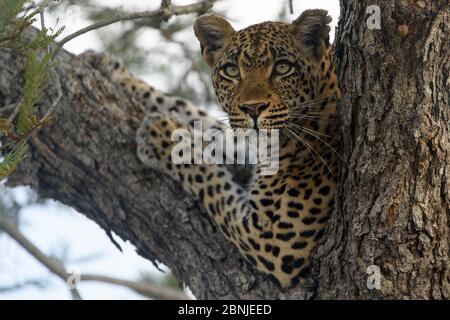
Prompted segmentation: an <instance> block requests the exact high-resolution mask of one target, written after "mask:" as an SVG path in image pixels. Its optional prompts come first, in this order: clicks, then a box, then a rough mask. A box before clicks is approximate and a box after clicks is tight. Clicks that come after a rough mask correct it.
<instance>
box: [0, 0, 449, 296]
mask: <svg viewBox="0 0 450 320" xmlns="http://www.w3.org/2000/svg"><path fill="white" fill-rule="evenodd" d="M371 4H372V3H370V1H361V0H348V1H341V20H340V23H339V30H338V33H337V38H336V50H337V51H336V63H337V66H338V72H339V75H340V87H341V89H342V94H343V97H342V101H341V105H340V112H339V113H340V117H341V136H342V141H343V144H342V145H343V147H342V157H343V160H344V161H343V166H342V170H341V178H340V179H341V185H340V188H339V191H338V194H337V197H336V200H337V205H336V210H335V213H334V215H333V217H332V219H331V222H330V225H329V227H328V232H327V235H328V236H327V237H325V239H326V240H325V241H324V243H322V244H321V245H320V246H319V247H318V248H317V250H316V252H315V255H314V267H313V270H312V276H311V278H310V279H307V280H305V281H304V282H303V284H301V285H300V286H299V287H297V288H293V289H290V290H287V291H284V292H282V291H281V290H280V289H278V288H277V287H276V286H275V285H272V284H271V283H270V282H268V281H267V280H266V279H265V278H264V276H262V275H260V274H258V273H257V272H255V271H253V270H252V269H251V267H249V266H248V265H247V264H246V263H244V262H243V260H242V259H240V257H239V255H238V254H237V253H236V251H235V250H234V249H233V248H232V246H231V245H230V244H229V243H228V242H227V241H225V239H224V237H223V236H222V235H221V234H220V232H218V230H217V229H216V228H215V226H214V224H213V223H212V222H211V221H210V219H209V218H208V217H207V216H206V215H205V214H204V213H202V212H201V210H199V208H198V206H197V204H196V202H195V200H193V199H192V198H190V197H189V196H188V195H186V194H185V193H184V192H182V191H181V190H180V189H179V187H178V186H177V185H176V184H175V183H174V182H172V181H171V180H170V179H168V178H166V177H165V176H163V175H161V174H158V173H157V172H153V171H151V170H148V169H146V168H144V167H143V166H142V165H141V164H140V163H139V162H138V160H137V158H136V156H135V143H134V134H135V130H136V126H137V125H138V123H139V121H140V119H141V118H142V117H143V115H142V110H141V109H140V107H139V106H138V104H136V103H134V101H132V100H130V99H129V98H127V97H126V96H124V95H123V94H121V93H120V90H119V89H118V88H117V87H115V86H114V84H112V83H111V82H109V81H108V80H107V78H106V77H105V76H104V75H102V74H101V73H100V72H98V71H97V70H96V69H95V63H94V64H91V63H89V61H87V60H86V59H85V57H83V56H78V57H77V56H74V55H71V54H69V53H67V52H65V51H63V50H62V51H61V52H60V53H59V55H58V57H57V60H56V69H57V72H58V74H59V75H60V77H61V83H62V87H63V92H64V98H63V99H62V101H61V103H60V104H59V105H58V107H57V110H56V112H55V120H54V123H53V125H51V126H50V127H48V128H45V129H44V130H42V131H41V132H40V133H39V135H38V136H36V137H35V138H33V140H32V142H31V145H32V148H31V149H32V150H31V153H30V155H29V157H28V158H27V159H26V160H25V161H24V162H23V163H22V165H21V166H20V168H19V169H18V171H16V172H15V173H14V174H13V175H12V176H11V178H10V179H9V181H8V184H9V185H19V184H27V185H31V186H32V187H33V188H34V189H36V190H37V191H38V192H39V194H40V195H41V196H42V197H49V198H54V199H57V200H59V201H61V202H63V203H65V204H68V205H70V206H73V207H75V208H76V209H77V210H79V211H80V212H81V213H82V214H84V215H86V216H88V217H89V218H91V219H92V220H94V221H95V222H97V223H98V224H99V225H100V226H101V227H102V228H103V229H104V230H105V231H106V232H107V233H108V234H109V235H111V232H114V233H116V234H117V235H119V236H120V237H121V238H123V239H125V240H129V241H130V242H131V243H133V244H134V245H135V246H136V248H137V250H138V252H139V253H140V254H141V255H142V256H144V257H145V258H147V259H149V260H151V261H160V262H162V263H164V264H166V265H167V266H169V267H170V268H171V269H172V270H173V272H174V273H175V275H176V276H177V277H178V279H180V280H181V281H183V282H184V283H185V284H186V285H188V286H189V287H190V288H191V289H192V291H193V292H194V294H195V295H196V296H197V297H198V298H269V299H270V298H315V299H321V298H365V299H370V298H387V299H389V298H391V299H392V298H425V299H426V298H441V299H442V298H446V299H448V298H450V284H449V282H450V271H449V265H450V260H449V242H450V236H449V233H450V232H449V229H450V222H449V216H450V132H449V131H450V128H449V121H450V109H449V92H450V83H449V79H448V75H449V72H450V62H449V54H450V52H449V43H448V34H450V30H449V29H450V25H449V17H450V12H449V8H450V6H449V5H448V1H431V0H430V1H417V2H414V1H384V2H383V3H382V4H381V5H380V7H381V12H382V29H381V30H369V29H367V26H366V24H365V20H366V18H367V15H366V14H365V12H366V7H367V6H368V5H371ZM406 30H407V32H406ZM0 66H9V68H3V67H0V75H1V77H0V105H8V104H10V103H13V102H15V101H17V100H18V99H19V97H20V92H21V85H22V72H21V71H19V70H21V69H22V66H23V58H22V57H20V56H15V55H12V54H11V52H9V51H7V50H5V49H0ZM15 71H17V72H15ZM55 96H56V90H55V89H54V88H52V87H50V88H49V89H48V90H47V92H46V97H47V99H46V102H45V103H43V104H42V105H41V106H40V108H39V109H40V112H42V113H43V112H45V110H46V108H48V106H49V104H50V103H51V100H52V97H55ZM49 232H51V230H49ZM81 232H82V231H81ZM82 236H83V235H82V233H80V237H82ZM371 265H377V266H379V267H380V269H381V274H382V276H383V278H382V280H381V286H382V287H381V289H380V290H369V289H368V288H367V285H366V281H367V277H368V274H367V268H368V267H369V266H371ZM312 279H315V280H312Z"/></svg>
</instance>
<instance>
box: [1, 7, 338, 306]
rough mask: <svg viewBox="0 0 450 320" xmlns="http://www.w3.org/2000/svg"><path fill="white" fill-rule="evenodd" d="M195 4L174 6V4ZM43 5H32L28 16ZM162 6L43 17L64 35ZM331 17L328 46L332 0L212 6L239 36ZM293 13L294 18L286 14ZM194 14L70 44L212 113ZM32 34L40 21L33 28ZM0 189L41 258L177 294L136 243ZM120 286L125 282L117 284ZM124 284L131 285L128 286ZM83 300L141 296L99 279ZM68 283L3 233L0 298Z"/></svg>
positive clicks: (44, 295) (57, 295)
mask: <svg viewBox="0 0 450 320" xmlns="http://www.w3.org/2000/svg"><path fill="white" fill-rule="evenodd" d="M194 2H196V0H174V1H172V3H173V4H175V5H184V4H191V3H194ZM39 3H40V1H34V2H32V1H30V2H29V4H28V6H29V8H30V10H31V9H32V8H33V7H34V8H35V7H36V6H38V5H39ZM160 4H161V1H160V0H150V1H139V0H127V1H123V0H78V1H76V0H61V1H54V2H53V3H52V4H51V5H50V6H49V8H48V9H47V11H46V14H45V18H46V26H47V28H49V27H50V28H54V29H57V28H59V27H61V26H65V29H64V32H63V33H62V34H61V35H60V36H59V37H58V39H62V38H63V37H64V36H66V35H69V34H72V33H73V32H75V31H77V30H79V29H81V28H83V27H85V26H87V25H89V24H92V23H94V22H97V21H100V20H102V19H104V18H107V17H110V16H112V15H114V14H116V13H123V12H140V11H150V10H155V9H158V8H159V6H160ZM314 8H321V9H326V10H328V12H329V14H330V15H331V16H332V18H333V22H332V31H331V39H330V40H331V41H333V39H334V31H335V30H334V29H335V27H336V25H337V20H338V17H339V1H338V0H293V1H287V0H245V1H243V0H218V1H217V2H216V3H215V4H214V7H213V11H214V12H216V13H218V14H221V15H223V16H225V17H226V18H227V19H228V20H229V21H230V22H231V24H232V25H233V27H234V28H235V29H241V28H244V27H246V26H248V25H251V24H254V23H259V22H262V21H267V20H277V21H285V22H290V21H292V20H293V19H295V18H296V17H297V16H298V15H299V14H300V13H301V12H302V11H304V10H306V9H314ZM291 9H292V12H291ZM194 20H195V15H186V16H177V17H173V18H171V19H170V20H169V21H168V22H163V23H160V22H159V21H152V19H141V20H136V21H128V22H118V23H116V24H113V25H110V26H107V27H104V28H102V29H99V30H95V31H92V32H89V33H87V34H85V35H82V36H79V37H77V38H75V39H73V40H72V41H70V42H68V43H67V44H66V45H65V46H64V48H65V49H66V50H68V51H70V52H72V53H74V54H80V53H82V52H84V51H85V50H89V49H92V50H96V51H107V52H109V53H111V54H113V55H115V56H118V57H120V58H121V59H122V60H123V61H124V62H125V64H126V65H127V66H128V67H129V68H130V70H131V72H132V73H133V74H134V75H135V76H136V77H139V78H142V79H143V80H145V81H146V82H147V83H149V84H151V85H153V86H155V87H157V88H159V89H161V90H164V91H166V92H168V93H171V94H173V95H178V96H182V97H184V98H187V99H190V100H192V101H194V102H195V103H196V104H197V105H199V106H202V107H205V108H208V110H214V109H215V108H216V107H215V106H216V103H215V97H214V94H213V91H212V87H211V85H210V79H209V70H208V68H207V66H206V64H205V63H204V62H203V61H202V59H201V55H200V49H199V44H198V42H197V40H196V38H195V37H194V35H193V30H192V25H193V21H194ZM35 26H36V27H37V28H39V27H40V21H39V19H38V21H36V22H35ZM5 182H6V181H2V182H0V216H2V217H7V218H8V219H9V220H10V221H12V222H14V225H15V226H16V227H17V229H18V230H17V231H18V232H20V233H21V234H23V235H24V236H25V237H26V238H27V239H28V240H30V241H31V242H32V243H33V244H34V245H35V246H36V247H37V248H38V249H39V250H40V251H42V253H44V254H45V255H46V256H48V257H52V258H55V259H56V260H57V261H59V262H60V263H61V264H62V265H64V267H65V268H66V269H67V270H68V271H69V272H74V273H77V272H81V273H89V274H95V275H101V276H109V277H111V278H113V279H117V280H121V281H122V280H124V281H128V282H132V283H149V284H157V285H159V286H163V287H169V288H173V289H175V290H182V291H183V292H184V293H185V294H186V295H188V296H191V297H192V295H191V294H190V292H189V289H188V288H183V287H182V286H180V284H179V283H178V281H177V280H176V279H175V278H174V277H173V275H172V274H171V273H170V270H169V269H168V268H167V267H165V266H164V265H159V266H158V268H156V267H155V266H154V265H153V264H152V263H151V262H150V261H147V260H145V259H143V258H141V257H140V256H138V255H137V254H136V253H135V250H134V248H133V246H132V245H131V244H130V243H128V242H124V241H123V240H122V239H120V238H119V237H117V236H116V235H114V234H113V237H114V239H115V241H117V243H118V244H119V245H120V246H121V247H122V249H123V251H122V252H120V251H119V250H118V249H117V247H116V246H115V245H114V244H113V243H112V242H111V240H110V239H109V238H108V236H107V235H106V234H105V232H104V231H103V230H102V229H101V228H100V227H99V226H97V224H96V223H95V222H93V221H91V220H89V219H87V218H86V217H84V216H83V215H82V214H79V213H78V212H76V211H75V210H74V209H72V208H70V207H67V206H65V205H63V204H61V203H58V202H56V201H53V200H51V199H38V197H37V195H36V194H35V193H34V192H33V191H32V190H31V189H30V188H28V187H19V188H14V189H9V188H7V187H5ZM122 282H123V281H122ZM128 282H127V283H128ZM79 293H80V295H81V297H82V298H83V299H147V298H151V297H149V296H148V295H142V294H139V293H137V292H136V291H134V290H132V289H130V285H123V284H121V285H117V284H108V283H105V282H100V281H92V282H91V281H90V282H82V283H81V284H80V286H79ZM71 298H72V295H71V293H70V291H69V290H68V287H67V284H66V283H65V282H64V281H62V280H61V279H60V278H58V277H57V276H56V275H54V274H53V273H51V272H50V271H49V270H48V269H47V268H46V267H44V266H43V265H42V264H41V263H40V262H38V261H37V260H36V259H34V258H33V257H32V256H31V255H29V254H28V253H27V252H26V251H25V250H24V249H23V248H22V247H21V246H20V245H19V244H17V242H15V241H14V240H13V239H11V238H10V237H9V236H8V235H6V234H5V233H4V232H2V231H1V230H0V300H1V299H71Z"/></svg>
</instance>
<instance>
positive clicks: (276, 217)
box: [103, 9, 340, 288]
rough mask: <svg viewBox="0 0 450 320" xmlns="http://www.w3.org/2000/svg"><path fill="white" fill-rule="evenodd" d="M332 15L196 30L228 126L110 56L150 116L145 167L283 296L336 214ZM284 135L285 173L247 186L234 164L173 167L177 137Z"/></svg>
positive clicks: (140, 145) (140, 141)
mask: <svg viewBox="0 0 450 320" xmlns="http://www.w3.org/2000/svg"><path fill="white" fill-rule="evenodd" d="M330 22H331V17H330V16H329V15H328V12H327V11H325V10H321V9H314V10H306V11H304V12H303V13H302V14H300V16H299V17H298V18H296V19H295V20H293V21H292V22H291V23H285V22H276V21H266V22H262V23H259V24H255V25H251V26H249V27H246V28H244V29H241V30H238V31H236V30H235V29H234V28H233V27H232V25H231V24H230V23H229V22H228V21H227V20H226V19H225V18H223V17H221V16H219V15H216V14H213V13H207V14H204V15H201V16H199V17H198V18H197V19H196V21H195V23H194V34H195V36H196V37H197V39H198V40H199V42H200V50H201V54H202V56H203V59H204V61H205V62H206V64H207V65H208V66H209V68H210V71H211V79H212V86H213V89H214V92H215V95H216V97H217V101H218V105H219V106H220V107H221V108H222V110H223V111H224V112H225V113H226V115H227V117H228V123H224V122H223V121H221V120H218V119H217V118H216V117H213V116H211V115H210V114H208V112H206V111H205V110H203V109H201V108H199V107H197V106H196V105H194V104H193V103H191V102H190V101H188V100H185V99H182V98H179V97H175V96H171V95H169V94H166V93H164V92H162V91H159V90H157V89H155V88H154V87H152V86H150V85H148V84H147V83H145V82H144V81H142V80H140V79H137V78H135V77H134V76H133V75H132V74H131V73H130V71H128V70H127V69H126V68H125V66H124V65H123V63H122V62H121V61H120V60H119V59H115V58H112V57H107V58H105V59H104V60H105V61H104V62H103V65H104V69H105V71H106V73H107V74H108V76H109V77H110V78H111V79H112V80H113V81H115V82H117V83H118V84H119V85H120V87H121V88H123V90H124V92H125V93H126V94H128V95H130V96H131V97H133V99H135V100H136V101H138V102H139V103H141V104H142V105H144V106H145V108H146V115H145V117H144V118H143V120H142V122H141V124H140V126H139V128H138V129H137V131H136V146H137V148H136V155H137V157H138V159H139V160H140V161H141V162H142V164H143V165H144V166H146V167H150V168H152V169H155V170H158V171H160V172H162V173H163V174H166V175H168V176H169V177H170V178H172V179H173V180H175V181H176V182H177V183H178V184H179V185H180V186H181V187H182V188H183V189H184V190H185V191H186V192H188V193H190V194H191V195H193V196H194V197H195V199H196V200H197V201H198V202H199V204H200V206H201V207H202V209H203V210H205V211H206V212H207V214H208V216H209V217H210V218H211V219H212V220H213V221H214V223H215V224H216V226H217V228H218V230H220V231H221V232H222V233H223V235H224V236H225V238H227V239H228V240H229V241H230V242H231V243H232V244H233V245H234V246H235V247H236V249H237V251H238V252H239V253H240V254H241V256H242V258H243V259H244V260H245V261H247V262H248V263H249V264H250V265H251V266H253V267H254V268H255V269H256V270H257V271H258V272H261V273H262V274H264V275H266V276H267V278H268V279H270V280H272V281H274V282H275V283H276V284H278V285H279V286H280V287H282V288H287V287H292V286H294V285H296V284H298V283H299V281H300V279H302V278H304V277H306V276H308V274H310V269H311V261H310V260H311V252H312V250H313V249H314V248H315V246H316V244H317V243H318V242H319V241H321V240H322V239H323V237H324V233H325V230H326V225H327V222H328V221H329V219H330V216H331V214H332V212H333V207H334V194H335V191H336V188H337V178H336V177H337V174H336V172H337V170H338V166H339V159H340V158H339V154H338V152H337V151H336V149H337V146H338V143H337V142H338V141H337V109H336V106H337V102H338V99H339V96H340V92H339V88H338V81H337V75H336V72H335V68H334V65H333V63H332V57H333V47H332V45H331V44H330V42H329V33H330V26H329V24H330ZM196 121H201V122H202V125H203V128H204V129H207V128H218V129H223V128H232V129H255V130H263V129H267V130H277V132H279V135H280V142H279V145H280V146H279V168H278V171H277V172H276V173H274V174H271V175H267V174H262V170H261V167H260V165H259V164H256V165H252V166H251V170H250V175H249V176H250V178H249V181H250V182H249V183H246V184H244V183H240V182H239V181H237V180H236V173H233V171H232V170H229V168H228V167H227V166H226V165H223V164H217V165H211V164H204V163H198V164H194V163H192V164H180V163H174V161H173V159H172V151H173V149H174V148H175V146H176V142H175V141H173V137H172V133H173V132H174V131H175V130H177V129H185V130H188V131H189V132H192V131H193V130H194V123H195V122H196Z"/></svg>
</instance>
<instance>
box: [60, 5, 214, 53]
mask: <svg viewBox="0 0 450 320" xmlns="http://www.w3.org/2000/svg"><path fill="white" fill-rule="evenodd" d="M215 1H216V0H204V1H201V2H198V3H194V4H189V5H183V6H176V5H173V4H171V2H170V1H163V2H162V3H161V7H160V8H159V9H157V10H154V11H145V12H135V13H130V14H117V15H115V16H113V17H111V18H108V19H105V20H103V21H99V22H96V23H94V24H91V25H90V26H87V27H85V28H82V29H80V30H78V31H77V32H74V33H72V34H70V35H68V36H66V37H65V38H63V39H62V40H61V41H60V42H59V44H58V46H57V48H56V50H55V54H56V53H57V52H58V51H59V50H60V49H61V48H62V47H63V46H64V45H65V44H66V43H67V42H69V41H70V40H72V39H74V38H76V37H78V36H80V35H82V34H85V33H87V32H89V31H92V30H96V29H100V28H103V27H105V26H108V25H110V24H113V23H116V22H119V21H127V20H136V19H143V18H154V17H157V16H159V17H161V19H162V20H169V19H170V18H171V17H173V16H178V15H185V14H190V13H202V12H206V11H207V10H209V9H210V8H212V6H213V4H214V2H215Z"/></svg>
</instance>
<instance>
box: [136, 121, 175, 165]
mask: <svg viewBox="0 0 450 320" xmlns="http://www.w3.org/2000/svg"><path fill="white" fill-rule="evenodd" d="M179 127H180V124H179V123H178V122H177V121H176V120H174V119H171V118H169V117H167V116H166V115H162V114H159V113H150V114H149V115H147V116H146V117H145V118H144V120H143V121H142V123H141V125H140V127H139V129H138V130H137V132H136V142H137V156H138V158H139V160H140V161H141V162H142V163H143V164H145V165H146V166H149V167H151V168H153V169H157V170H159V171H163V172H167V171H171V170H172V167H173V163H172V157H171V152H172V148H173V146H174V143H175V142H174V141H172V140H171V136H172V132H173V131H174V130H176V129H177V128H179Z"/></svg>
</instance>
